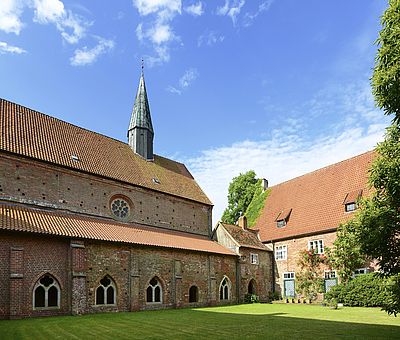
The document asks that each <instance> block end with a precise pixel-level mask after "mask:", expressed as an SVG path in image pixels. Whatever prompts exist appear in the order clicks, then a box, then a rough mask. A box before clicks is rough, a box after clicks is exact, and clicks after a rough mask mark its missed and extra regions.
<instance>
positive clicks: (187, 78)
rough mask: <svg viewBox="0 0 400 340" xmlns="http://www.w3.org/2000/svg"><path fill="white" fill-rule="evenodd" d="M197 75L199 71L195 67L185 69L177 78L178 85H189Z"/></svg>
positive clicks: (184, 86) (183, 86)
mask: <svg viewBox="0 0 400 340" xmlns="http://www.w3.org/2000/svg"><path fill="white" fill-rule="evenodd" d="M198 76H199V72H198V71H197V70H196V69H195V68H191V69H189V70H186V71H185V73H184V74H183V76H182V77H181V78H180V79H179V85H180V87H181V88H183V89H184V88H186V87H189V86H190V85H191V84H192V83H193V82H194V81H195V80H196V78H197V77H198Z"/></svg>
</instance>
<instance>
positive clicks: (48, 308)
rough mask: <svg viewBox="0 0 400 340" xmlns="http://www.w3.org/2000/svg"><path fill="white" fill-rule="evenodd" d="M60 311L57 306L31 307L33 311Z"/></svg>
mask: <svg viewBox="0 0 400 340" xmlns="http://www.w3.org/2000/svg"><path fill="white" fill-rule="evenodd" d="M57 309H60V307H58V306H54V307H33V310H57Z"/></svg>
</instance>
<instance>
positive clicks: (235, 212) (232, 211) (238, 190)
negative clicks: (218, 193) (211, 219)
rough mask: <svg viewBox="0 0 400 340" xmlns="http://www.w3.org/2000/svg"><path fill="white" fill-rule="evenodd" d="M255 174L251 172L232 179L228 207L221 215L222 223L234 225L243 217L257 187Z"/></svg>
mask: <svg viewBox="0 0 400 340" xmlns="http://www.w3.org/2000/svg"><path fill="white" fill-rule="evenodd" d="M256 184H257V178H256V173H255V172H254V171H253V170H250V171H247V172H246V173H244V174H242V173H240V175H239V176H237V177H234V178H233V179H232V181H231V183H230V184H229V189H228V207H227V208H226V209H225V211H224V213H223V215H222V222H225V223H231V224H234V223H236V221H237V220H238V219H239V217H240V216H242V215H244V213H245V211H246V210H247V207H248V206H249V204H250V202H251V200H252V199H253V195H254V192H255V190H256V187H257V185H256Z"/></svg>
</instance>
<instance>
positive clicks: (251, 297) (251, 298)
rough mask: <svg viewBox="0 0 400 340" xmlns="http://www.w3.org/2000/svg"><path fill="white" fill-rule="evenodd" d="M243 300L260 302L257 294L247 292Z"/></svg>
mask: <svg viewBox="0 0 400 340" xmlns="http://www.w3.org/2000/svg"><path fill="white" fill-rule="evenodd" d="M244 302H245V303H257V302H260V299H259V298H258V296H257V295H256V294H250V293H247V294H246V295H245V296H244Z"/></svg>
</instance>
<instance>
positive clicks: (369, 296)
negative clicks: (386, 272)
mask: <svg viewBox="0 0 400 340" xmlns="http://www.w3.org/2000/svg"><path fill="white" fill-rule="evenodd" d="M388 280H389V279H386V278H382V277H380V276H379V275H378V274H377V273H370V274H366V275H360V276H358V277H356V278H355V279H352V280H350V281H349V282H348V283H346V284H340V285H337V286H335V287H332V288H331V290H330V291H329V292H327V293H325V300H326V301H331V300H333V299H335V300H337V301H338V302H341V303H343V304H344V305H345V306H362V307H383V306H385V305H387V304H388V303H389V302H390V301H391V299H392V298H393V296H392V295H393V293H391V292H390V290H389V289H388V282H389V281H388Z"/></svg>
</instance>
